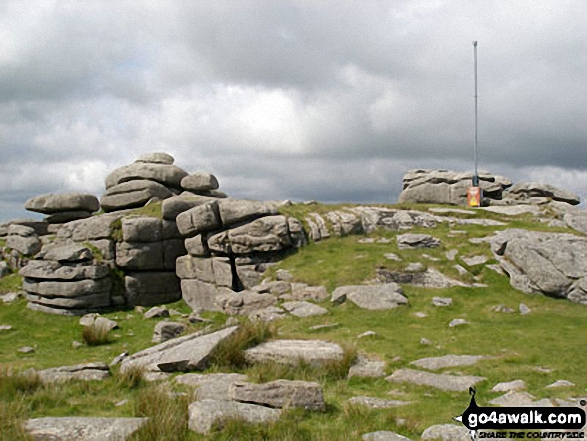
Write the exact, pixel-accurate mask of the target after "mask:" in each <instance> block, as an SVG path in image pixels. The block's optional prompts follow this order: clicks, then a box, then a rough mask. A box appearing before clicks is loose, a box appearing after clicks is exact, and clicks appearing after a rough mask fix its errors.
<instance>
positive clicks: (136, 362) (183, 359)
mask: <svg viewBox="0 0 587 441" xmlns="http://www.w3.org/2000/svg"><path fill="white" fill-rule="evenodd" d="M237 329H238V326H233V327H230V328H225V329H222V330H220V331H216V332H213V333H210V334H202V333H199V332H196V333H194V334H189V335H186V336H183V337H178V338H174V339H171V340H168V341H166V342H164V343H160V344H158V345H156V346H153V347H150V348H147V349H145V350H143V351H140V352H137V353H136V354H133V355H131V356H130V357H128V358H127V359H126V360H124V361H123V362H122V365H121V366H120V371H121V372H123V373H124V372H125V371H126V370H128V369H129V368H131V367H133V366H143V367H145V368H146V369H147V370H150V371H162V372H186V371H191V370H203V369H205V368H206V367H207V364H208V361H209V358H210V354H211V353H212V351H213V350H214V349H215V348H216V346H218V344H219V343H220V342H222V341H224V340H225V339H226V338H228V337H230V336H231V335H232V334H233V333H234V332H235V331H236V330H237Z"/></svg>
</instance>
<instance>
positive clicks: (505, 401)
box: [489, 391, 536, 407]
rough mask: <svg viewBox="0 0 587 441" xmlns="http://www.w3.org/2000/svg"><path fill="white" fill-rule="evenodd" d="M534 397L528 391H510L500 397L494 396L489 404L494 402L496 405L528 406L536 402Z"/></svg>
mask: <svg viewBox="0 0 587 441" xmlns="http://www.w3.org/2000/svg"><path fill="white" fill-rule="evenodd" d="M535 400H536V398H534V397H533V396H532V395H530V394H529V393H528V392H516V391H510V392H508V393H506V394H505V395H502V396H500V397H497V398H494V399H493V400H491V401H490V402H489V404H493V405H494V406H502V407H510V406H512V407H517V406H528V405H531V404H534V401H535Z"/></svg>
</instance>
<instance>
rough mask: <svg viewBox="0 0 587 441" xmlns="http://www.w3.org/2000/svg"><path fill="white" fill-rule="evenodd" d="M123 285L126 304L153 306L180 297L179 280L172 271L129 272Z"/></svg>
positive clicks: (173, 300)
mask: <svg viewBox="0 0 587 441" xmlns="http://www.w3.org/2000/svg"><path fill="white" fill-rule="evenodd" d="M124 285H125V296H126V301H127V304H128V306H153V305H160V304H162V303H172V302H177V301H178V300H179V299H181V289H180V281H179V278H178V277H177V276H176V275H175V272H172V271H149V272H130V273H128V274H127V275H126V277H125V278H124Z"/></svg>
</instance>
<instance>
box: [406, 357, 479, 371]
mask: <svg viewBox="0 0 587 441" xmlns="http://www.w3.org/2000/svg"><path fill="white" fill-rule="evenodd" d="M484 358H487V357H485V356H484V355H444V356H442V357H429V358H421V359H420V360H416V361H412V362H411V363H410V364H412V365H414V366H417V367H420V368H424V369H429V370H433V371H435V370H438V369H443V368H446V367H457V366H471V365H473V364H476V363H477V362H478V361H480V360H483V359H484Z"/></svg>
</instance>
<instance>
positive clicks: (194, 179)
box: [181, 172, 218, 192]
mask: <svg viewBox="0 0 587 441" xmlns="http://www.w3.org/2000/svg"><path fill="white" fill-rule="evenodd" d="M181 188H183V189H185V190H189V191H196V192H198V191H208V190H218V180H217V179H216V176H214V175H213V174H210V173H206V172H196V173H192V174H190V175H188V176H186V177H185V178H183V179H182V180H181Z"/></svg>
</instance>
